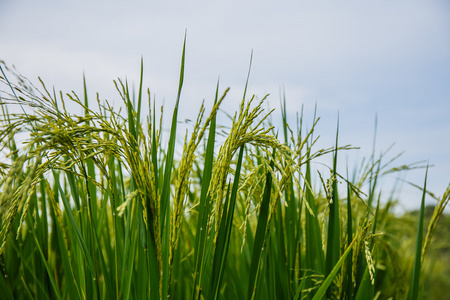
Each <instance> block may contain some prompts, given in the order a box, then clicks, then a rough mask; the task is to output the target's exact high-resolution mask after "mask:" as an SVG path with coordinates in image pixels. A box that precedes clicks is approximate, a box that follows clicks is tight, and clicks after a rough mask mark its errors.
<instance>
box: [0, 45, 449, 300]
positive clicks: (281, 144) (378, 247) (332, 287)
mask: <svg viewBox="0 0 450 300" xmlns="http://www.w3.org/2000/svg"><path fill="white" fill-rule="evenodd" d="M184 59H185V57H184V50H183V56H182V64H181V72H180V84H179V90H178V97H177V101H176V105H175V109H174V111H173V115H172V123H171V128H170V133H169V136H168V137H167V138H164V139H163V138H162V132H163V131H162V128H161V127H162V125H161V124H162V122H161V121H160V120H156V117H155V115H156V114H155V103H154V102H153V103H151V101H150V92H148V102H149V107H150V108H151V109H150V111H149V112H148V113H147V114H144V113H143V112H142V111H141V107H142V101H144V98H146V97H145V96H144V91H143V86H142V78H143V71H142V68H141V81H140V85H139V92H138V94H137V97H136V98H135V99H133V97H131V96H130V92H129V87H128V84H127V83H126V82H123V81H121V80H118V81H117V82H115V84H116V87H117V90H118V93H119V95H120V97H121V99H122V100H123V103H124V107H125V108H126V112H125V113H120V112H118V111H116V110H114V109H113V108H112V107H111V106H110V104H109V103H108V102H107V101H104V102H101V101H97V107H96V108H95V109H93V108H92V102H90V101H88V98H87V91H86V88H85V90H84V97H78V96H77V95H76V94H75V93H70V94H66V95H63V94H62V93H60V94H59V95H56V93H55V92H54V91H49V90H47V89H46V88H45V86H44V85H43V84H42V86H43V87H42V89H43V92H42V93H41V92H40V91H39V89H37V88H35V87H34V86H33V85H32V84H31V83H30V82H28V81H27V80H26V79H25V78H23V77H21V76H20V75H17V74H16V73H15V72H14V71H13V70H10V69H9V68H8V67H7V66H6V65H5V64H4V63H3V62H2V63H1V67H2V74H1V77H0V81H1V93H2V94H1V99H0V101H1V107H2V115H1V119H0V122H1V125H0V149H1V153H2V162H1V164H0V187H1V194H0V218H1V222H2V227H1V232H0V247H1V248H0V265H1V268H0V270H1V274H2V276H0V294H1V295H2V297H3V298H2V299H26V298H30V299H69V298H70V299H118V298H120V299H167V298H168V297H170V298H171V299H245V298H248V299H323V298H327V299H372V298H378V299H388V298H393V299H402V298H408V299H418V298H419V297H420V296H421V295H424V296H426V295H430V288H429V287H430V286H432V282H430V281H432V279H433V278H435V277H433V276H436V274H435V271H434V270H437V269H436V265H432V264H431V263H430V261H428V256H427V250H428V249H431V253H434V254H435V255H436V251H437V248H436V247H433V244H432V243H431V241H432V236H433V233H434V232H439V231H438V230H437V228H438V227H437V224H438V221H439V219H440V217H441V216H442V215H443V209H444V208H445V206H446V204H447V203H448V201H449V199H450V188H448V189H447V191H446V192H445V193H444V194H443V196H442V197H439V198H436V199H437V200H438V201H437V204H436V206H435V207H434V208H433V209H432V213H428V214H425V212H426V210H425V207H424V203H425V196H426V175H425V183H424V186H423V189H422V190H423V193H422V208H421V210H420V211H419V212H418V213H416V214H410V215H407V216H404V217H398V216H395V215H394V214H393V212H392V208H393V206H394V205H395V201H394V199H390V200H388V201H387V203H386V204H384V205H381V204H380V201H379V199H380V195H381V191H380V189H379V188H378V185H377V183H378V182H379V181H380V180H381V178H382V176H383V175H384V174H387V173H390V172H395V171H397V170H401V169H405V168H406V169H407V168H408V166H403V167H401V168H395V167H394V166H392V162H391V161H388V162H387V163H385V161H384V157H383V155H381V156H380V157H375V156H372V157H371V158H370V159H368V160H367V161H365V162H364V163H363V164H362V165H361V169H360V170H357V172H355V174H356V175H354V176H353V177H352V178H348V176H344V175H342V174H343V173H345V170H344V172H343V173H342V172H338V170H337V161H338V155H339V153H340V152H341V151H343V150H348V149H351V147H350V146H339V142H338V131H337V132H336V145H335V147H332V148H328V149H315V147H314V145H315V142H316V140H317V139H316V138H315V137H314V135H313V134H314V128H315V125H316V124H317V122H318V121H319V120H318V119H316V118H314V120H313V126H311V129H310V130H305V127H304V126H303V121H302V117H300V118H299V120H298V121H297V124H296V129H293V127H290V126H289V125H288V123H287V118H286V106H285V105H284V106H283V108H282V117H283V118H282V119H283V124H282V128H278V129H281V130H280V132H282V138H279V137H278V136H277V134H276V132H277V130H278V129H275V128H274V127H272V126H271V125H270V122H269V121H268V116H269V114H270V113H271V112H269V113H265V112H264V110H263V108H262V104H263V102H264V100H265V98H263V99H262V100H261V101H256V100H255V98H254V97H250V98H248V97H247V95H246V90H247V87H246V88H245V90H244V94H243V97H242V102H241V106H240V109H239V111H237V112H236V113H235V114H234V115H233V117H232V118H231V125H230V126H229V129H228V130H227V134H226V136H225V137H224V138H221V139H218V137H217V133H216V131H217V125H216V115H217V112H218V109H219V107H220V105H221V103H222V101H223V100H224V98H225V97H226V95H227V92H228V89H227V90H225V91H224V92H223V93H222V94H220V92H219V86H217V89H216V93H215V101H214V103H215V104H214V106H213V108H212V109H211V111H210V112H209V114H206V116H205V113H206V112H205V109H204V106H203V105H202V107H201V109H200V112H199V114H198V116H197V119H196V123H195V125H194V127H193V129H192V133H191V134H190V136H187V135H186V138H185V140H184V144H183V150H182V151H181V155H179V156H177V155H176V154H175V153H176V152H175V147H176V146H180V145H176V144H177V142H176V140H177V114H178V105H179V102H180V95H181V89H182V85H183V76H184ZM85 87H86V85H85ZM69 103H70V104H69ZM10 105H16V106H17V105H20V107H22V108H23V109H24V110H23V111H22V112H19V113H9V112H8V107H9V106H10ZM69 105H70V107H75V106H77V107H79V108H81V111H83V112H84V113H83V114H75V113H73V112H72V111H73V110H72V109H71V110H70V111H68V110H67V109H66V107H68V106H69ZM16 111H17V109H16ZM144 116H145V117H146V119H142V118H143V117H144ZM19 137H21V140H22V142H21V143H20V145H18V138H19ZM163 140H167V141H168V143H167V145H166V144H163V143H162V141H163ZM219 140H221V142H220V144H219V142H218V141H219ZM323 155H329V156H332V157H333V166H331V167H330V173H329V174H320V173H318V174H316V172H313V171H312V167H311V162H313V161H315V160H316V159H317V158H318V157H320V156H323ZM363 190H368V191H369V192H366V193H364V192H363ZM419 197H420V196H419ZM427 223H429V226H428V230H426V227H425V226H426V224H427ZM447 223H448V222H447ZM436 257H437V256H435V258H433V259H437V258H436ZM447 257H448V256H447ZM446 274H447V275H448V272H447V273H446Z"/></svg>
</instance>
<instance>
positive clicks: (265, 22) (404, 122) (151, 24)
mask: <svg viewBox="0 0 450 300" xmlns="http://www.w3.org/2000/svg"><path fill="white" fill-rule="evenodd" d="M130 2H131V3H130ZM191 2H192V1H191ZM185 30H187V44H186V69H185V70H186V71H185V85H184V88H183V92H182V98H181V103H180V110H181V112H180V118H179V119H180V120H184V119H186V118H189V119H195V117H196V115H197V112H198V109H199V107H200V103H201V101H202V100H203V99H205V100H206V103H207V107H208V108H210V107H211V102H212V101H213V95H214V90H215V85H216V82H217V80H218V78H219V76H220V84H221V87H222V91H223V90H224V89H225V88H226V87H228V86H229V87H231V93H230V95H229V97H228V98H227V99H226V101H225V103H224V105H223V109H224V110H225V111H227V112H228V113H232V112H234V111H235V110H236V109H237V108H238V104H239V102H240V97H241V95H242V91H243V88H244V84H245V78H246V76H247V69H248V65H249V60H250V53H251V51H252V50H253V64H252V70H251V76H250V81H249V90H248V92H249V93H250V94H256V95H257V96H258V97H259V98H262V97H263V96H264V95H265V94H267V93H270V96H269V98H268V102H269V104H268V105H269V106H270V107H271V108H279V102H280V97H279V90H280V87H282V86H283V87H284V89H285V92H286V97H287V104H288V110H289V112H290V115H289V119H290V120H291V122H292V124H295V112H297V111H300V110H301V107H302V105H304V113H305V116H304V117H305V122H306V124H307V125H309V126H310V125H311V122H312V117H313V112H314V106H315V104H316V103H317V107H318V115H319V116H320V117H321V121H320V123H319V126H318V127H317V133H318V134H320V135H321V143H320V144H319V145H318V146H323V147H328V146H332V145H333V143H334V136H335V131H336V122H337V114H338V112H339V116H340V144H352V145H354V146H359V147H361V150H359V151H353V152H347V153H343V154H341V158H342V160H345V159H346V158H348V160H349V161H351V163H352V165H350V168H353V167H354V165H355V163H356V161H358V160H360V159H361V158H362V157H363V156H367V155H369V154H370V152H371V149H372V140H373V131H374V120H375V115H377V116H378V134H377V153H379V152H380V151H382V150H385V149H387V148H388V147H389V146H390V145H391V144H392V143H395V146H394V148H393V150H392V155H391V157H392V156H393V155H394V154H396V153H399V152H402V151H405V153H404V155H403V156H402V158H401V159H400V160H399V163H411V162H415V161H419V160H425V161H428V160H429V162H430V164H434V165H435V167H433V168H432V169H431V170H430V173H429V183H428V186H429V187H430V189H431V191H433V192H435V193H437V194H439V195H441V194H442V193H443V192H444V190H445V188H446V187H447V185H448V183H449V181H450V175H449V174H450V172H449V170H450V155H449V154H450V117H449V113H450V82H449V81H450V5H449V4H448V2H447V1H444V0H442V1H434V0H431V1H414V0H408V1H372V3H367V2H361V1H345V3H342V2H336V1H314V2H313V1H309V2H306V1H278V2H277V4H276V6H275V5H274V4H273V2H272V1H221V3H211V1H210V2H206V1H201V2H199V1H196V2H195V3H185V2H183V3H174V2H173V1H172V4H169V5H167V4H164V5H163V4H148V3H147V2H145V1H127V2H125V1H73V2H71V3H69V2H68V1H58V2H56V1H4V0H3V1H2V0H0V59H2V60H4V61H6V63H7V64H9V65H12V64H14V65H15V66H16V68H17V69H18V70H19V71H20V72H21V73H22V74H23V75H25V76H27V77H28V78H29V79H30V80H31V81H33V82H37V76H41V77H42V79H43V80H44V82H45V83H46V84H47V85H49V86H50V87H51V86H55V88H56V89H58V90H62V91H64V92H69V91H71V90H74V91H76V92H78V93H79V94H81V91H82V76H83V72H84V73H85V75H86V79H87V84H88V89H89V94H90V95H91V96H92V97H91V98H93V97H94V95H95V93H96V92H99V93H100V96H101V98H107V99H108V100H110V101H112V102H114V103H117V105H119V103H120V101H119V99H118V97H117V94H116V93H115V89H114V85H113V83H112V80H114V79H116V78H117V77H121V78H125V77H127V78H128V80H129V81H130V82H134V83H135V84H137V83H138V78H139V77H138V76H139V64H140V58H141V56H142V57H143V59H144V81H145V85H146V86H147V87H150V89H151V91H152V93H153V94H154V95H156V101H157V103H158V104H159V105H161V104H162V103H164V104H165V107H166V108H165V110H166V112H170V111H171V110H172V109H173V105H174V102H175V98H176V92H177V87H178V78H179V68H180V58H181V51H182V45H183V38H184V34H185ZM168 115H169V114H167V117H168ZM279 115H280V111H279V109H278V110H276V111H275V113H274V120H275V121H276V119H277V118H279ZM328 162H329V164H330V165H331V157H329V159H328ZM341 172H345V170H341ZM424 174H425V171H424V170H416V171H412V172H409V173H408V174H407V175H406V179H407V180H411V181H413V182H414V183H416V184H420V185H421V184H422V182H423V178H424ZM394 179H395V178H394V177H390V178H387V179H386V180H391V181H393V180H394ZM406 195H412V196H408V197H406V198H407V199H402V201H403V204H404V205H405V206H407V207H417V206H418V204H419V203H420V193H419V192H416V193H415V194H414V193H412V194H411V193H406ZM429 203H430V204H432V203H433V201H432V200H429Z"/></svg>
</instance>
